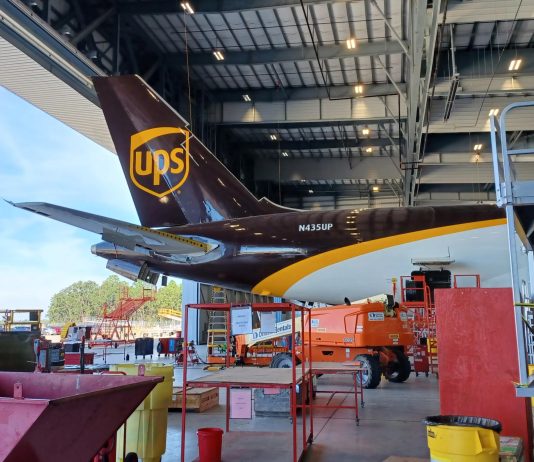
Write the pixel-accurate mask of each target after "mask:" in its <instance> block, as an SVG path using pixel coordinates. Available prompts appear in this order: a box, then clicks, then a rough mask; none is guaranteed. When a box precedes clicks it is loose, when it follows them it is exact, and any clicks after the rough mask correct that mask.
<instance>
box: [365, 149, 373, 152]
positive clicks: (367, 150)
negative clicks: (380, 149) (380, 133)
mask: <svg viewBox="0 0 534 462" xmlns="http://www.w3.org/2000/svg"><path fill="white" fill-rule="evenodd" d="M365 152H373V148H366V149H365Z"/></svg>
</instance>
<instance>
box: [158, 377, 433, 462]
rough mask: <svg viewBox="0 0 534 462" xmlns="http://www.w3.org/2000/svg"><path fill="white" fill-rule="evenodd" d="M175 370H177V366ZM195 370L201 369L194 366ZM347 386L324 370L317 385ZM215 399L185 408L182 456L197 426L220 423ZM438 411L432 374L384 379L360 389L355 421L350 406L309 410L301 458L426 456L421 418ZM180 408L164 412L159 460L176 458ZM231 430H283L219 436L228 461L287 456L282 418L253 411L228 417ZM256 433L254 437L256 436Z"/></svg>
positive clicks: (372, 461)
mask: <svg viewBox="0 0 534 462" xmlns="http://www.w3.org/2000/svg"><path fill="white" fill-rule="evenodd" d="M176 373H177V374H179V373H181V369H177V370H176ZM192 373H193V374H194V376H197V375H202V373H203V371H202V372H200V371H198V370H197V371H195V372H193V371H192ZM333 385H335V386H336V389H337V388H346V389H347V390H350V387H351V384H350V379H349V378H347V377H341V376H332V375H329V376H327V375H324V376H322V377H321V378H320V379H319V381H318V386H319V389H320V388H321V387H324V388H327V387H328V388H330V389H331V388H332V386H333ZM327 399H328V395H321V394H319V395H318V399H317V401H316V402H317V403H323V402H326V401H327ZM343 400H345V404H348V403H354V395H352V394H350V395H339V396H338V397H336V398H335V401H336V402H340V401H343ZM219 401H220V403H221V404H220V405H219V406H218V407H216V408H213V409H210V410H209V411H207V412H204V413H201V414H197V413H188V414H187V434H186V461H187V462H189V461H192V460H194V459H195V458H196V457H197V456H198V447H197V441H196V429H197V428H200V427H220V428H224V425H225V423H224V422H225V407H224V405H223V404H224V402H225V397H224V390H221V395H220V398H219ZM438 413H439V402H438V385H437V380H436V379H435V378H434V377H429V378H426V377H424V376H419V377H415V376H412V377H411V378H410V379H409V380H408V381H407V382H406V383H404V384H394V383H389V382H386V381H383V382H382V383H381V385H380V386H379V388H377V389H376V390H365V407H364V408H363V409H360V425H359V426H356V423H355V421H354V412H353V411H352V410H349V409H340V410H330V409H318V410H316V411H315V414H314V427H315V428H314V434H315V435H314V443H313V445H312V446H311V449H310V450H309V452H308V454H307V456H306V458H305V459H304V460H305V461H306V462H311V461H314V462H331V461H335V462H345V461H351V462H353V461H355V460H358V462H381V461H383V460H384V459H386V458H388V457H389V456H391V455H397V456H407V457H422V458H428V448H427V446H426V434H425V426H424V425H423V424H422V423H421V420H422V419H424V418H425V417H426V416H428V415H435V414H438ZM180 419H181V413H180V412H177V413H170V414H169V430H168V433H167V452H166V453H165V455H164V456H163V458H162V462H171V461H172V462H177V461H179V460H180V428H181V420H180ZM231 428H232V430H236V431H240V432H241V431H249V432H250V431H260V432H283V433H282V434H274V435H273V434H270V435H269V434H264V435H254V434H253V433H251V434H248V433H247V434H246V435H245V436H246V437H247V438H246V441H247V443H245V441H244V440H243V437H242V436H243V434H242V433H240V434H239V440H238V441H235V438H231V439H228V437H227V438H226V441H225V440H223V441H224V442H223V447H224V449H223V460H224V461H231V462H250V461H252V460H253V461H254V462H262V461H263V460H265V461H289V460H291V452H290V451H291V428H292V427H291V424H290V422H289V420H288V419H287V418H273V417H255V418H254V419H253V420H251V421H232V422H231ZM256 436H258V437H256Z"/></svg>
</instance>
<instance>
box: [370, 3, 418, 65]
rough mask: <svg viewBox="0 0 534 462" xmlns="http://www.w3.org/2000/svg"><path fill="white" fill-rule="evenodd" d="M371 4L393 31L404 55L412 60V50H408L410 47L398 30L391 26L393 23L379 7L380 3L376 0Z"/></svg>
mask: <svg viewBox="0 0 534 462" xmlns="http://www.w3.org/2000/svg"><path fill="white" fill-rule="evenodd" d="M371 3H372V4H373V5H374V7H375V8H376V11H378V14H379V15H380V16H381V17H382V19H383V20H384V23H385V24H386V26H387V27H388V29H389V30H390V31H391V33H392V34H393V36H394V37H395V38H396V39H397V42H398V43H399V44H400V46H401V47H402V49H403V50H404V53H406V56H408V58H410V50H409V49H408V45H407V44H406V42H405V41H404V40H402V38H401V36H400V35H399V33H398V32H397V30H396V29H395V28H394V27H393V26H392V25H391V23H390V22H389V19H388V18H387V16H386V15H385V14H384V12H383V11H382V10H381V8H380V6H378V3H376V0H371Z"/></svg>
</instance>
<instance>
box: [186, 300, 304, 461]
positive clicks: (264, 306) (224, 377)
mask: <svg viewBox="0 0 534 462" xmlns="http://www.w3.org/2000/svg"><path fill="white" fill-rule="evenodd" d="M249 306H250V307H251V309H252V311H256V312H272V311H284V312H290V313H291V334H288V335H290V336H291V345H296V344H297V342H296V338H295V325H296V322H297V320H296V316H295V315H296V313H297V312H300V313H301V316H300V322H301V329H302V332H305V326H304V317H305V316H304V314H305V313H308V317H309V315H310V312H311V310H310V308H306V307H303V306H298V305H294V304H292V303H253V304H241V305H231V304H227V303H220V304H204V305H200V304H199V305H187V306H186V308H185V311H184V314H183V315H184V328H183V331H184V344H185V345H187V344H188V312H189V309H190V308H193V309H200V310H209V311H222V312H224V313H225V315H226V320H227V326H231V321H232V319H231V316H232V315H231V309H232V308H238V307H249ZM307 329H308V335H309V337H308V338H311V323H308V326H307ZM226 342H227V346H229V345H230V329H227V332H226ZM295 350H296V348H291V359H292V367H291V368H290V369H289V368H287V369H272V368H257V367H236V368H230V365H231V364H230V359H231V354H232V353H231V348H229V347H227V348H226V357H225V364H226V369H225V370H222V371H218V372H214V373H212V374H209V375H206V376H203V377H201V378H199V379H194V380H188V378H187V366H188V364H187V361H184V364H183V375H182V378H183V388H182V390H183V392H182V409H186V400H187V388H188V387H193V388H195V387H196V388H208V387H218V388H226V435H225V438H228V434H229V433H230V389H231V388H232V387H239V388H264V389H265V388H278V389H288V390H289V396H290V417H291V425H292V438H293V446H292V459H291V460H292V461H293V462H297V461H298V460H300V459H301V458H302V457H303V455H304V453H305V452H306V450H307V448H308V446H309V445H310V444H311V443H312V441H313V404H312V402H311V397H312V396H313V383H312V382H313V381H312V360H311V343H308V344H307V345H305V347H303V348H302V352H301V358H300V359H301V363H300V365H298V364H297V353H296V351H295ZM303 385H305V386H307V387H308V396H309V398H310V403H309V404H306V400H305V399H304V395H305V393H304V389H303V390H302V393H301V395H302V397H303V399H302V400H301V403H300V404H298V403H297V387H302V386H303ZM297 409H301V410H302V415H301V419H300V420H301V425H302V441H301V445H302V447H301V450H300V451H299V442H298V432H297ZM308 411H309V417H310V427H309V432H308V431H307V413H308ZM186 415H187V413H186V412H182V434H181V462H185V441H186V438H185V436H186ZM231 433H232V434H238V437H239V438H246V439H247V440H248V439H249V437H250V432H244V434H243V432H231ZM280 434H281V435H284V433H280ZM223 447H224V439H223Z"/></svg>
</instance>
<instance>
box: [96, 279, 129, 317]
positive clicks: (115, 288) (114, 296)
mask: <svg viewBox="0 0 534 462" xmlns="http://www.w3.org/2000/svg"><path fill="white" fill-rule="evenodd" d="M126 290H129V285H128V283H127V282H125V281H122V280H121V279H120V278H119V276H117V275H112V276H109V277H108V278H107V279H106V280H105V281H104V282H103V283H102V284H101V285H100V288H99V303H100V305H101V306H104V304H106V305H107V306H108V311H110V310H111V309H113V307H114V306H115V305H116V303H117V302H118V301H119V298H120V297H121V295H122V294H123V292H124V291H126Z"/></svg>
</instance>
